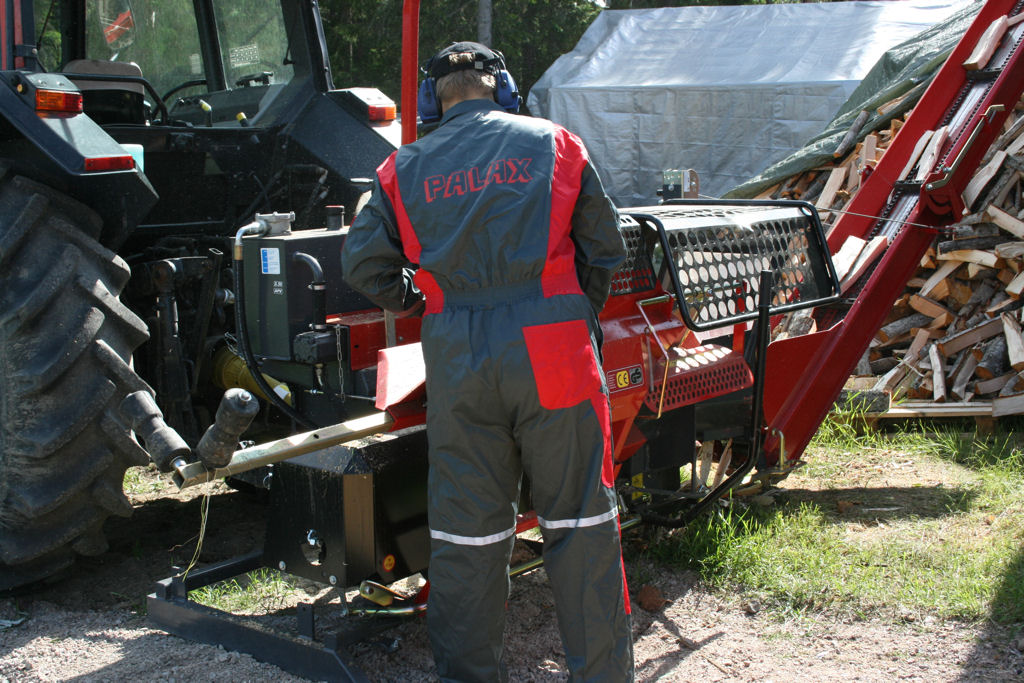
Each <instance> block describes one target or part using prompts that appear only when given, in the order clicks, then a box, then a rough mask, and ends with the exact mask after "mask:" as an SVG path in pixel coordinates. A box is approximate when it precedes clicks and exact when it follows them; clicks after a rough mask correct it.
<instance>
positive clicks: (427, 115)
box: [416, 76, 441, 123]
mask: <svg viewBox="0 0 1024 683" xmlns="http://www.w3.org/2000/svg"><path fill="white" fill-rule="evenodd" d="M416 110H417V111H418V112H419V113H420V120H421V121H423V123H434V122H435V121H440V120H441V102H440V100H438V99H437V90H436V89H435V88H434V79H433V77H431V76H427V77H426V78H424V79H423V82H422V83H420V89H419V91H418V92H417V93H416Z"/></svg>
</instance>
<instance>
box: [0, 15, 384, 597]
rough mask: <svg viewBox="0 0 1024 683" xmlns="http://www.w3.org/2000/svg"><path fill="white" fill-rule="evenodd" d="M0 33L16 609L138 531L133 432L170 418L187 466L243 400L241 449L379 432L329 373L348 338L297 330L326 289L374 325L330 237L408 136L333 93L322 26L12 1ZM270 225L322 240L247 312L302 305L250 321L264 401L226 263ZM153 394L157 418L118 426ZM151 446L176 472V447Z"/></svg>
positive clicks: (146, 409)
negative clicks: (239, 393) (140, 395)
mask: <svg viewBox="0 0 1024 683" xmlns="http://www.w3.org/2000/svg"><path fill="white" fill-rule="evenodd" d="M0 17H2V18H3V25H2V27H0V32H2V35H0V37H2V45H0V54H2V60H3V61H2V64H0V81H2V84H0V98H2V100H3V104H2V105H0V108H2V110H3V111H2V115H0V166H2V171H0V174H2V180H0V196H2V199H0V207H2V208H0V244H2V245H3V246H2V247H0V254H2V255H0V263H2V265H0V273H2V275H0V278H2V290H3V296H2V299H0V311H2V313H0V318H2V321H3V322H2V323H0V328H2V332H0V368H2V370H0V374H2V376H0V386H2V387H3V388H2V389H0V530H2V531H0V589H7V588H12V587H15V586H19V585H22V584H26V583H29V582H33V581H36V580H39V579H42V578H45V577H49V576H53V575H55V574H57V573H58V572H60V571H61V570H63V569H64V568H66V567H68V566H69V565H70V564H71V563H72V562H73V560H74V557H75V556H76V555H94V554H97V553H102V552H103V551H104V549H105V548H106V543H105V540H104V536H103V532H102V527H103V523H104V520H105V519H106V518H107V517H108V516H110V515H125V514H128V513H129V511H130V506H129V505H128V502H127V500H126V499H125V497H124V495H123V493H122V479H123V477H124V473H125V470H126V468H127V467H129V466H132V465H140V464H146V463H148V462H149V461H150V457H149V455H147V452H146V450H143V448H142V447H141V446H140V443H139V440H138V439H137V438H136V436H137V435H139V434H141V433H142V432H143V431H144V430H142V429H141V428H140V427H138V426H137V427H136V428H135V429H134V430H133V428H132V424H133V423H132V421H133V420H135V421H138V420H144V421H147V424H148V420H149V419H156V416H157V415H158V414H159V415H162V419H163V421H164V422H165V424H163V425H162V426H161V431H160V435H173V434H176V435H179V436H180V437H181V439H182V440H183V441H184V442H185V443H187V444H190V445H193V446H194V445H195V444H196V443H197V442H198V440H199V438H200V437H201V436H202V435H203V433H204V431H205V430H206V429H207V427H208V426H209V424H210V423H211V422H212V421H213V416H214V415H215V414H216V411H217V408H218V401H219V399H220V394H221V393H222V392H223V391H224V389H226V388H231V387H235V386H239V382H240V381H241V382H242V384H241V385H242V386H251V387H253V389H254V390H255V391H257V392H260V393H263V394H264V396H269V397H270V398H269V399H266V398H263V399H260V400H261V401H263V402H264V405H265V406H270V407H269V408H267V409H265V410H264V415H263V418H264V419H260V420H258V421H257V422H256V424H255V425H254V426H253V427H252V428H251V429H250V431H249V433H248V434H247V436H246V438H247V439H252V440H263V439H267V438H271V437H280V436H284V435H286V434H288V433H291V432H293V431H295V430H296V429H301V428H312V427H314V426H322V425H328V424H332V423H334V422H337V421H339V420H343V419H346V418H348V417H351V416H355V415H359V414H361V413H366V412H368V411H369V410H372V401H367V400H360V399H358V398H349V399H348V400H346V398H345V394H346V393H347V394H356V395H359V394H367V393H369V394H372V393H373V392H372V389H370V390H369V391H367V390H366V389H365V388H361V385H360V381H361V378H360V376H358V374H357V375H355V376H353V374H352V373H351V372H350V370H349V369H347V366H346V368H345V369H342V368H341V366H340V365H339V361H338V354H337V348H336V347H338V344H339V338H337V337H336V336H335V335H336V334H337V333H338V332H339V328H337V327H334V328H331V329H330V330H327V328H326V327H323V326H319V327H318V328H317V329H316V330H312V329H310V328H309V327H308V325H307V323H306V322H305V321H304V318H305V317H308V316H309V315H310V314H311V312H312V308H313V306H314V305H315V303H314V300H315V299H317V298H318V297H319V294H318V293H316V292H313V291H312V290H309V289H308V286H309V285H310V283H311V282H312V280H313V279H314V278H315V277H317V278H320V279H321V280H325V281H326V285H327V291H328V294H327V297H326V301H324V300H320V301H321V303H326V304H328V305H329V308H331V309H332V310H333V311H335V312H337V311H338V310H352V309H358V308H369V307H370V306H369V304H368V302H365V301H362V300H360V299H359V298H358V297H355V295H353V294H352V293H351V292H349V293H348V294H345V293H344V292H343V291H342V289H341V288H340V287H338V285H339V282H340V278H339V276H338V272H339V271H340V263H339V260H338V258H337V248H338V244H339V242H338V239H340V235H341V233H340V232H339V231H338V230H336V229H335V230H331V231H328V230H326V226H327V225H328V223H330V224H331V225H333V226H334V227H335V228H341V226H342V222H343V221H344V220H345V219H344V217H343V212H344V211H345V210H346V209H347V210H348V213H349V217H350V216H351V214H352V213H354V210H355V208H356V207H357V205H358V201H359V198H360V196H361V195H362V194H363V193H365V192H366V191H367V190H368V189H369V183H370V180H369V179H370V178H372V177H373V173H374V169H375V168H376V166H377V165H378V164H379V163H380V162H381V161H382V160H383V159H384V158H385V157H386V156H387V155H388V154H389V153H390V152H391V151H393V150H394V149H395V147H396V146H397V145H398V143H399V135H400V131H399V126H398V123H397V121H396V120H395V105H394V103H393V102H392V101H391V100H390V99H388V98H387V97H386V96H384V95H383V93H381V92H380V91H378V90H374V89H369V88H352V89H336V88H335V87H334V84H333V82H332V79H331V70H330V66H329V63H328V60H327V55H326V51H325V40H324V33H323V27H322V25H321V22H320V16H319V13H318V11H317V7H316V4H315V3H307V2H298V1H296V0H284V1H283V2H262V1H260V2H255V1H254V2H237V1H235V0H231V1H230V2H229V1H227V0H201V1H200V2H191V1H190V0H176V1H174V2H170V3H168V2H155V1H153V0H52V1H39V0H37V1H36V2H30V1H28V0H10V1H7V2H3V3H0ZM275 206H281V207H284V206H286V207H289V208H288V211H289V212H294V214H295V218H294V221H293V223H292V224H293V227H294V228H296V234H297V233H298V232H299V229H300V228H307V227H313V226H316V227H318V228H323V230H321V232H320V235H319V237H314V238H313V239H312V241H308V240H304V241H303V246H301V248H300V247H296V248H295V249H293V250H292V251H294V252H299V253H305V254H306V255H307V256H308V260H307V261H306V262H305V263H303V262H287V263H281V264H280V270H279V273H278V275H277V276H276V277H275V278H274V280H273V283H276V284H272V285H271V286H270V288H268V289H265V290H264V291H262V292H256V291H253V292H252V297H253V301H254V304H253V310H254V311H255V310H256V304H255V302H256V301H259V300H260V297H263V296H269V297H270V298H271V301H276V302H288V303H290V304H295V306H297V308H295V309H294V310H291V311H290V312H288V311H286V307H282V308H280V309H275V308H274V306H270V307H269V308H266V309H264V310H262V311H260V315H263V316H266V317H265V318H263V319H262V320H260V319H258V318H256V317H253V319H252V321H251V324H252V327H253V333H252V335H251V338H252V345H251V347H249V346H247V347H246V348H251V349H254V351H253V352H254V353H258V354H260V357H261V358H262V359H263V362H264V363H269V364H271V365H275V367H274V369H273V370H271V369H270V367H269V366H267V367H265V368H264V369H263V374H266V375H267V376H269V377H272V378H273V382H274V387H273V388H268V389H267V390H266V391H265V390H264V389H261V388H260V385H263V386H265V387H266V386H268V385H266V384H264V382H263V377H262V374H261V373H256V375H255V377H256V378H257V379H255V380H254V379H253V376H254V375H253V373H252V372H250V370H249V369H248V367H247V362H246V360H245V359H244V353H243V351H242V350H241V347H242V343H243V342H246V341H248V339H247V338H246V337H245V333H246V332H247V330H244V329H243V330H241V331H240V330H239V328H238V327H237V325H236V320H235V317H236V316H235V305H236V302H238V299H239V292H238V291H237V290H236V288H235V284H234V280H233V278H232V270H233V268H232V262H233V259H232V251H231V249H232V242H233V238H234V236H235V233H236V232H237V230H238V228H239V227H240V226H242V225H244V224H248V223H250V222H252V220H253V216H254V214H255V213H257V212H268V211H270V210H271V207H275ZM293 243H294V244H297V242H293ZM257 256H258V254H257ZM254 258H255V257H254ZM250 260H251V259H250ZM248 263H249V261H247V264H248ZM253 263H255V261H253ZM234 270H237V269H234ZM314 271H315V272H316V274H314ZM264 272H266V271H265V270H264ZM240 275H242V274H241V273H240ZM249 280H250V284H251V285H252V286H257V285H259V286H262V285H261V283H259V282H257V278H256V276H255V275H251V276H250V278H249ZM282 291H286V293H285V294H281V292H282ZM322 293H323V292H322V291H320V294H322ZM287 316H291V317H292V318H293V319H287ZM300 318H301V319H302V320H300ZM298 327H301V328H302V329H301V330H299V329H298ZM257 328H260V329H257ZM324 330H327V333H326V334H325V333H324ZM300 331H301V332H307V333H309V334H307V335H306V336H305V337H304V338H303V340H302V341H300V342H299V344H300V345H303V346H302V348H303V349H305V351H303V352H300V356H301V357H302V358H304V359H305V360H303V361H299V362H298V363H295V362H294V361H293V360H292V352H291V351H292V341H293V340H292V338H293V337H294V336H296V335H297V334H298V333H299V332H300ZM282 335H283V336H282ZM340 341H342V342H344V343H348V340H347V339H345V340H340ZM303 354H304V355H303ZM250 358H252V357H251V356H250ZM286 358H287V359H286ZM254 367H255V366H254ZM239 377H242V378H243V379H242V380H239ZM285 387H287V391H290V393H285V392H286V388H285ZM300 387H303V388H301V389H300ZM139 391H143V392H145V393H146V394H148V395H150V396H152V397H155V400H153V399H151V400H148V401H145V402H144V403H143V404H138V405H136V410H135V412H134V413H131V415H133V416H134V417H125V416H124V413H123V412H122V410H121V403H122V402H123V401H124V399H125V397H126V396H128V395H130V394H134V393H137V392H139ZM280 394H284V396H283V397H282V396H281V395H280ZM271 401H272V402H271ZM147 416H150V417H147ZM163 427H169V430H167V429H163ZM159 438H160V437H158V436H156V435H154V436H153V437H152V438H151V439H150V441H151V442H153V443H147V444H146V446H147V448H148V450H149V452H150V453H153V451H154V447H153V446H154V444H155V442H156V441H157V440H159ZM168 438H170V437H168ZM160 443H161V444H162V445H163V452H164V456H160V457H164V458H165V461H164V462H162V463H161V464H162V465H163V466H164V468H165V469H166V464H167V463H166V457H168V456H167V454H168V453H172V452H174V449H175V448H178V449H180V448H181V447H182V446H181V441H178V440H174V441H173V444H168V443H167V442H166V441H163V440H161V441H160Z"/></svg>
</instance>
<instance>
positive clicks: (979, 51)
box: [964, 16, 1007, 71]
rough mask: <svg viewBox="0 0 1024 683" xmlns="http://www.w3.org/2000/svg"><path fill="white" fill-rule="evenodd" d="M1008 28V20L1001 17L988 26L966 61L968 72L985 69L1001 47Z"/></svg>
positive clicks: (965, 66) (965, 65)
mask: <svg viewBox="0 0 1024 683" xmlns="http://www.w3.org/2000/svg"><path fill="white" fill-rule="evenodd" d="M1006 26H1007V20H1006V17H1005V16H1002V17H999V18H998V19H996V20H995V21H993V22H992V23H991V24H989V25H988V28H986V29H985V32H984V33H982V34H981V38H978V42H977V43H975V44H974V50H973V51H972V52H971V56H970V57H968V58H967V60H966V61H964V68H965V69H967V70H968V71H978V70H980V69H984V68H985V65H986V64H988V60H990V59H991V58H992V55H993V54H995V51H996V48H997V47H999V41H1001V40H1002V39H1003V34H1004V33H1006Z"/></svg>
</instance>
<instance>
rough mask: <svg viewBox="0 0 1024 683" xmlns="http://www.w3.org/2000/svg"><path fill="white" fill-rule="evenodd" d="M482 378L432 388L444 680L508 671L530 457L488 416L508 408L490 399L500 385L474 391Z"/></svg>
mask: <svg viewBox="0 0 1024 683" xmlns="http://www.w3.org/2000/svg"><path fill="white" fill-rule="evenodd" d="M473 384H474V382H473V381H472V380H469V381H467V382H464V383H463V385H462V386H461V387H459V388H451V387H449V388H447V390H446V391H444V392H441V391H438V390H435V391H434V392H433V393H430V394H429V395H430V396H432V398H431V402H430V410H431V414H430V417H429V419H428V422H427V438H428V440H429V442H430V475H429V482H428V495H429V502H428V517H429V524H430V530H431V531H430V534H431V539H430V548H431V555H430V569H429V573H428V577H429V579H430V596H429V598H428V606H427V630H428V633H429V636H430V644H431V648H432V649H433V652H434V660H435V662H436V663H437V668H438V674H439V675H440V677H441V679H442V680H453V681H462V682H465V681H487V682H488V683H490V682H493V681H503V680H506V679H507V674H506V671H505V667H504V665H503V664H502V661H501V654H502V634H503V631H504V626H505V605H506V601H507V600H508V592H509V578H508V562H509V559H510V557H511V554H512V545H513V543H514V541H515V501H516V500H517V499H518V496H519V482H520V479H521V465H520V460H519V455H518V452H517V449H516V447H515V443H514V441H513V440H512V436H511V433H510V430H509V428H508V427H505V426H502V425H500V424H493V423H489V421H488V415H498V414H500V412H501V411H498V410H495V407H494V406H493V405H488V404H489V403H490V402H491V401H493V400H496V399H494V398H492V397H493V395H494V392H491V394H490V397H489V396H488V395H487V392H479V393H474V392H472V389H473V388H474V387H473V386H472V385H473ZM467 385H468V386H467ZM428 391H429V390H428ZM481 394H482V395H481Z"/></svg>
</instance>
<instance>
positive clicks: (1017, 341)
mask: <svg viewBox="0 0 1024 683" xmlns="http://www.w3.org/2000/svg"><path fill="white" fill-rule="evenodd" d="M999 319H1000V320H1001V321H1002V322H1003V336H1005V337H1006V355H1007V357H1008V358H1009V359H1010V365H1011V366H1012V367H1013V369H1014V370H1016V371H1017V372H1020V371H1021V370H1024V338H1022V337H1021V332H1020V323H1018V322H1017V319H1016V318H1014V317H1013V314H1012V313H1003V314H1002V315H1000V316H999Z"/></svg>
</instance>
